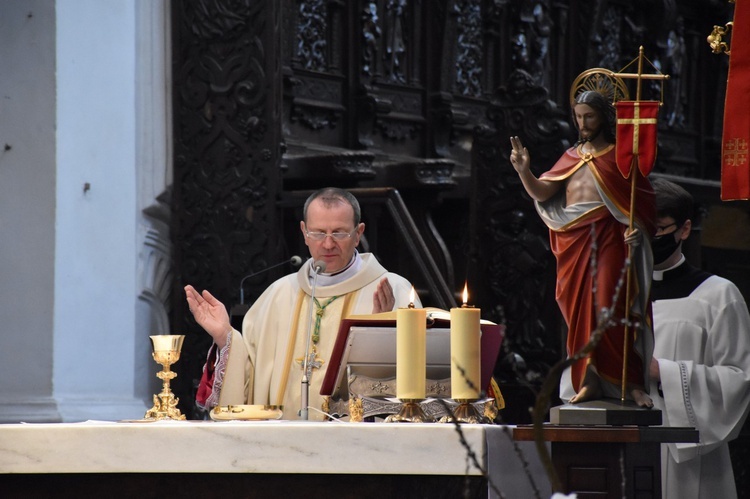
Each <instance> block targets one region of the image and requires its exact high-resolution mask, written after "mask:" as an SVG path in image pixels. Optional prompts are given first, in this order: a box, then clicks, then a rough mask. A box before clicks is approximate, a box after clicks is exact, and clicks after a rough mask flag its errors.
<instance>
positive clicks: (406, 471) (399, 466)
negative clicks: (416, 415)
mask: <svg viewBox="0 0 750 499" xmlns="http://www.w3.org/2000/svg"><path fill="white" fill-rule="evenodd" d="M461 430H462V431H463V435H464V438H465V440H466V442H467V444H468V445H469V447H470V448H471V449H472V451H473V452H474V453H475V454H476V457H477V459H478V460H479V463H480V464H481V465H482V466H484V467H486V468H487V469H488V471H489V477H490V480H491V481H492V483H494V484H495V486H496V487H497V488H498V489H499V490H500V491H501V493H502V494H503V495H504V496H505V497H508V498H514V497H524V498H525V497H534V495H535V494H534V492H533V488H532V486H531V484H530V480H529V477H528V476H527V474H526V472H525V471H524V466H523V462H522V460H521V459H519V456H518V454H517V452H516V450H515V448H519V449H520V450H521V452H522V455H523V459H524V460H525V461H526V462H527V463H528V465H529V469H530V473H531V475H532V476H533V478H534V480H535V485H536V487H538V488H539V489H540V493H541V497H549V496H550V492H549V490H550V488H549V482H548V481H547V479H546V478H545V476H544V474H543V471H542V468H541V465H540V463H539V460H538V458H537V455H536V452H535V450H534V448H533V443H532V442H514V441H513V439H512V427H510V426H497V425H473V424H465V425H461ZM516 446H517V447H516ZM209 453H210V459H207V458H206V456H207V454H209ZM466 456H467V452H466V450H465V448H464V447H463V446H462V444H461V442H460V438H459V434H458V433H457V431H456V429H455V427H454V426H453V425H451V424H435V423H432V424H427V423H424V424H419V423H336V422H325V423H318V422H306V421H298V422H293V421H257V422H250V421H223V422H210V421H205V422H204V421H201V422H196V421H159V422H146V423H140V422H105V421H87V422H83V423H50V424H36V423H35V424H24V423H21V424H0V475H1V474H9V473H13V474H15V473H312V474H328V473H335V474H384V475H458V476H462V475H466V474H468V475H472V476H476V475H481V474H482V473H481V471H480V470H479V469H477V467H476V466H474V465H473V464H471V462H470V461H468V460H467V457H466ZM488 497H497V495H496V494H495V493H494V492H493V491H492V489H491V488H490V490H489V493H488Z"/></svg>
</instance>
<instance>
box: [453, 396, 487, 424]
mask: <svg viewBox="0 0 750 499" xmlns="http://www.w3.org/2000/svg"><path fill="white" fill-rule="evenodd" d="M477 400H478V399H458V400H456V402H458V405H457V406H456V408H455V409H454V410H453V418H454V419H455V420H456V421H457V422H459V423H472V424H477V423H485V422H486V418H485V417H483V416H482V415H481V414H479V411H478V410H477V408H476V407H474V406H473V405H472V402H476V401H477Z"/></svg>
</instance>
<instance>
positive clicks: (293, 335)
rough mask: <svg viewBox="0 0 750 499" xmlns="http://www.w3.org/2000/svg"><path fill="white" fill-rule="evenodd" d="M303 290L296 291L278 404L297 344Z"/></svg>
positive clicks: (282, 401)
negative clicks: (295, 301)
mask: <svg viewBox="0 0 750 499" xmlns="http://www.w3.org/2000/svg"><path fill="white" fill-rule="evenodd" d="M305 294H306V293H305V292H304V291H303V290H301V289H300V290H299V292H298V293H297V304H296V305H295V307H294V315H293V316H292V317H294V320H292V329H291V330H290V331H289V335H288V338H289V340H290V341H289V342H288V343H287V347H286V360H285V362H284V370H283V371H282V373H284V374H283V375H282V378H281V383H280V384H279V391H278V396H277V397H276V401H277V402H278V403H279V404H283V403H284V394H285V393H286V384H287V383H288V382H289V372H290V371H291V368H292V359H293V358H294V345H296V344H297V331H298V330H299V317H300V313H301V311H302V303H303V302H304V297H305Z"/></svg>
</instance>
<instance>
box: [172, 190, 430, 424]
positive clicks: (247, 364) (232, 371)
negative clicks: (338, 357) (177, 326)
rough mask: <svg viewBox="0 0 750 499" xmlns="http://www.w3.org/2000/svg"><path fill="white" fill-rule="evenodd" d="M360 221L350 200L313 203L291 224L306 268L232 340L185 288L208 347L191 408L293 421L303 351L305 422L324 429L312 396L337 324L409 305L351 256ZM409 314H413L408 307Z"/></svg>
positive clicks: (213, 305)
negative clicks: (269, 414)
mask: <svg viewBox="0 0 750 499" xmlns="http://www.w3.org/2000/svg"><path fill="white" fill-rule="evenodd" d="M360 219H361V211H360V207H359V203H358V201H357V199H356V198H355V197H354V196H353V195H352V194H351V193H350V192H348V191H345V190H342V189H337V188H325V189H321V190H319V191H316V192H315V193H313V194H312V195H311V196H310V197H309V198H308V199H307V201H306V202H305V205H304V210H303V220H302V221H301V222H300V231H301V232H302V235H303V237H304V239H305V244H306V245H307V247H308V249H309V251H310V255H311V257H312V258H310V259H309V260H308V261H307V262H305V264H303V265H302V267H301V268H300V269H299V271H297V272H296V273H294V274H290V275H287V276H285V277H282V278H281V279H279V280H277V281H276V282H274V283H273V284H271V286H269V287H268V289H266V291H264V292H263V294H262V295H261V296H260V297H259V298H258V299H257V300H256V301H255V303H254V304H253V306H252V307H251V308H250V310H248V312H247V314H246V315H245V317H244V319H243V323H242V334H240V332H239V331H237V330H235V329H233V328H232V326H231V325H230V321H229V315H228V313H227V310H226V307H225V306H224V305H223V304H222V303H221V302H219V301H218V300H217V299H216V298H215V297H214V296H213V295H211V293H210V292H209V291H207V290H204V291H203V292H202V293H199V292H198V291H197V290H195V288H193V287H192V286H190V285H188V286H186V287H185V293H186V297H187V302H188V306H189V307H190V311H191V312H192V314H193V317H195V320H196V322H198V324H200V325H201V327H203V328H204V329H205V330H206V332H207V333H208V334H210V335H211V337H212V338H213V340H214V344H213V345H212V347H211V348H210V350H209V353H208V360H207V362H206V365H205V367H204V372H203V377H202V379H201V383H200V386H199V388H198V394H197V403H198V404H199V405H200V406H202V407H204V408H207V409H210V408H212V407H214V406H217V405H221V406H224V405H243V404H271V405H283V406H284V418H285V419H296V418H297V417H298V416H299V413H298V411H299V410H300V403H301V400H300V399H301V393H302V389H301V386H302V385H301V382H302V377H303V366H304V365H305V361H304V359H305V354H306V350H307V347H308V345H309V347H310V348H309V352H308V353H309V355H308V357H307V358H308V362H307V364H309V366H308V372H309V373H310V375H309V386H310V388H309V394H310V397H309V406H308V408H309V409H311V411H310V416H309V418H310V419H318V420H322V419H324V417H325V416H324V414H323V413H322V412H321V411H320V409H321V406H322V404H323V398H322V396H321V395H320V386H321V382H322V380H323V376H324V374H325V368H326V366H325V363H326V362H327V361H328V359H329V358H330V355H331V351H332V350H333V345H334V343H335V341H336V335H337V333H338V328H339V323H340V321H341V319H342V318H345V317H347V316H349V315H354V314H370V313H380V312H388V311H391V310H394V309H395V308H397V307H406V306H408V305H409V303H410V293H411V290H412V285H411V283H409V281H407V280H406V279H404V278H403V277H401V276H399V275H396V274H393V273H390V272H388V271H387V270H386V269H385V268H383V266H382V265H381V264H380V263H379V262H378V261H377V260H376V259H375V257H374V256H373V255H372V254H369V253H359V252H358V251H357V246H358V245H359V242H360V238H361V237H362V234H363V233H364V230H365V224H364V223H362V222H361V220H360ZM320 262H322V263H323V264H325V265H324V266H325V269H322V272H319V274H318V275H317V285H316V288H315V297H314V305H313V306H314V314H313V317H314V318H313V320H312V324H308V323H309V322H310V320H309V312H308V310H309V307H310V301H311V293H312V285H313V281H314V280H315V279H316V276H315V272H316V271H319V270H321V269H317V267H318V265H317V264H318V263H320ZM415 305H416V306H421V303H419V299H418V298H416V297H415ZM308 325H310V327H309V328H308ZM308 329H310V331H308ZM308 333H309V334H310V335H311V338H310V340H309V341H308V339H307V337H308Z"/></svg>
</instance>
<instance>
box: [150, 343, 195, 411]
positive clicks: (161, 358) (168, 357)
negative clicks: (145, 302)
mask: <svg viewBox="0 0 750 499" xmlns="http://www.w3.org/2000/svg"><path fill="white" fill-rule="evenodd" d="M149 338H151V346H152V347H153V354H152V355H153V357H154V360H155V361H156V362H157V363H158V364H161V365H162V370H161V371H160V372H158V373H156V377H157V378H159V379H160V380H162V382H163V384H162V390H161V393H160V394H159V395H154V406H153V407H152V408H151V409H149V410H148V411H146V415H145V416H144V418H145V419H154V420H158V419H185V416H184V415H183V414H180V410H179V409H178V408H177V402H179V401H180V399H178V398H175V396H174V394H173V393H172V390H170V388H169V382H170V380H172V379H174V378H175V377H177V373H175V372H174V371H172V370H171V369H170V366H171V365H172V364H174V363H175V362H177V361H178V360H179V359H180V351H181V350H182V342H183V341H184V340H185V335H184V334H161V335H154V336H149Z"/></svg>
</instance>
